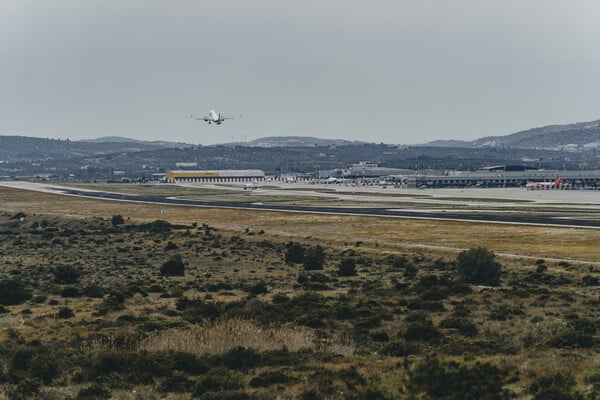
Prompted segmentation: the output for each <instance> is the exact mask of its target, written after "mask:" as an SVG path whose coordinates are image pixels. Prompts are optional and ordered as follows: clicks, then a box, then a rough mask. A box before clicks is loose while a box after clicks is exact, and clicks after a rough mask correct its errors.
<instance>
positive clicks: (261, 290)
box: [246, 281, 269, 296]
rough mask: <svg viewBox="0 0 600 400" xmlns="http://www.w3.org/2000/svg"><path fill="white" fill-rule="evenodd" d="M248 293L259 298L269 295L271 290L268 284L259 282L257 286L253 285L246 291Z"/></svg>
mask: <svg viewBox="0 0 600 400" xmlns="http://www.w3.org/2000/svg"><path fill="white" fill-rule="evenodd" d="M246 292H248V293H250V294H253V295H256V296H258V295H259V294H265V293H269V288H268V287H267V284H266V283H265V282H263V281H261V282H258V283H257V284H255V285H252V286H250V287H248V288H247V289H246Z"/></svg>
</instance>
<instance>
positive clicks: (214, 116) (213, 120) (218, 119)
mask: <svg viewBox="0 0 600 400" xmlns="http://www.w3.org/2000/svg"><path fill="white" fill-rule="evenodd" d="M192 119H197V120H200V121H204V122H208V124H209V125H210V124H217V125H221V123H223V121H225V120H226V119H234V117H224V116H222V115H221V113H218V112H216V111H215V110H210V112H209V113H208V116H207V117H194V116H193V115H192Z"/></svg>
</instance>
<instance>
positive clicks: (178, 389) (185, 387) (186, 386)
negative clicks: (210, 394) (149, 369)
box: [158, 374, 194, 393]
mask: <svg viewBox="0 0 600 400" xmlns="http://www.w3.org/2000/svg"><path fill="white" fill-rule="evenodd" d="M193 387H194V382H193V381H192V380H190V379H189V378H187V377H185V376H183V375H179V374H175V375H172V376H168V377H166V378H165V379H164V380H163V381H162V382H160V384H159V385H158V391H159V392H160V393H185V392H190V391H192V388H193Z"/></svg>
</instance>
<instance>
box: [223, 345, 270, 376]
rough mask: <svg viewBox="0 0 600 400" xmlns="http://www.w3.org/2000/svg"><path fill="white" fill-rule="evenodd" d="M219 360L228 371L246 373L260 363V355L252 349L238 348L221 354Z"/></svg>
mask: <svg viewBox="0 0 600 400" xmlns="http://www.w3.org/2000/svg"><path fill="white" fill-rule="evenodd" d="M221 360H222V361H223V364H224V365H225V366H226V367H227V368H229V369H234V370H240V371H248V370H250V369H252V368H254V367H256V366H257V365H258V364H259V363H260V360H261V355H260V353H259V352H258V351H256V350H254V349H248V348H245V347H241V346H238V347H236V348H234V349H231V350H229V351H228V352H226V353H225V354H223V356H222V357H221Z"/></svg>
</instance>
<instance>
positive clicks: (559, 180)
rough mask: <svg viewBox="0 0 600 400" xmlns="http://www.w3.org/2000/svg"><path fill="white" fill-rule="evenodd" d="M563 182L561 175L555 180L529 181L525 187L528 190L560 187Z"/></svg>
mask: <svg viewBox="0 0 600 400" xmlns="http://www.w3.org/2000/svg"><path fill="white" fill-rule="evenodd" d="M561 184H562V176H559V177H558V178H557V179H556V180H555V181H554V182H533V181H527V185H525V188H526V189H527V190H536V189H558V188H560V185H561Z"/></svg>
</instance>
